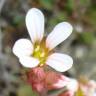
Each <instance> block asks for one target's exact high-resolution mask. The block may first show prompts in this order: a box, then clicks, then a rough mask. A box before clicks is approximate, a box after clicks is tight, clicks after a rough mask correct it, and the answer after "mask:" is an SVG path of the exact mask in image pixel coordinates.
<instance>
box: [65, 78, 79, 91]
mask: <svg viewBox="0 0 96 96" xmlns="http://www.w3.org/2000/svg"><path fill="white" fill-rule="evenodd" d="M78 87H79V86H78V82H77V80H75V79H70V81H69V83H68V84H67V89H68V90H71V91H73V92H76V91H77V89H78Z"/></svg>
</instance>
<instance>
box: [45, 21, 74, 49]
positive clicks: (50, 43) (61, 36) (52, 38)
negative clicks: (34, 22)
mask: <svg viewBox="0 0 96 96" xmlns="http://www.w3.org/2000/svg"><path fill="white" fill-rule="evenodd" d="M72 30H73V28H72V26H71V24H69V23H67V22H62V23H59V24H58V25H57V26H56V27H55V28H54V29H53V31H52V32H51V33H50V34H49V35H48V37H47V39H46V46H47V47H48V48H49V49H50V50H51V49H53V48H54V47H56V46H57V45H59V44H60V43H61V42H63V41H64V40H65V39H66V38H67V37H68V36H69V35H70V34H71V33H72Z"/></svg>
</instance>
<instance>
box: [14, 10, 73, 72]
mask: <svg viewBox="0 0 96 96" xmlns="http://www.w3.org/2000/svg"><path fill="white" fill-rule="evenodd" d="M26 26H27V29H28V33H29V35H30V37H31V41H30V40H28V39H20V40H18V41H16V43H15V44H14V47H13V53H14V54H15V55H16V56H17V57H18V58H19V61H20V63H21V64H22V65H23V66H24V67H28V68H33V67H36V66H44V65H45V64H46V65H49V66H51V67H52V68H54V69H55V70H56V71H60V72H64V71H66V70H68V69H69V68H71V66H72V64H73V60H72V58H71V57H70V56H68V55H66V54H61V53H52V49H53V48H55V47H56V46H57V45H59V44H60V43H61V42H63V41H64V40H65V39H66V38H67V37H68V36H69V35H70V34H71V33H72V29H73V28H72V26H71V25H70V24H69V23H67V22H62V23H59V24H58V25H56V27H55V28H54V29H53V31H52V32H51V33H50V34H49V35H48V37H47V38H46V39H45V38H43V35H44V15H43V13H42V12H41V11H40V10H38V9H36V8H32V9H30V10H29V11H28V13H27V15H26Z"/></svg>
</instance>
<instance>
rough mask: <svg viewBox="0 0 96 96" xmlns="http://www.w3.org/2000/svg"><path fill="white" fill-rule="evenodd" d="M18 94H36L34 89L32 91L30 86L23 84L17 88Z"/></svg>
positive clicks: (33, 95) (20, 95)
mask: <svg viewBox="0 0 96 96" xmlns="http://www.w3.org/2000/svg"><path fill="white" fill-rule="evenodd" d="M18 96H38V95H37V94H36V93H35V92H34V91H32V88H31V86H29V85H23V86H21V87H20V88H19V90H18Z"/></svg>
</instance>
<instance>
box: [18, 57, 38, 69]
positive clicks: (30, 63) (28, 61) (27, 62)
mask: <svg viewBox="0 0 96 96" xmlns="http://www.w3.org/2000/svg"><path fill="white" fill-rule="evenodd" d="M19 61H20V63H21V64H22V65H23V66H24V67H27V68H33V67H36V66H37V65H38V64H39V60H38V59H36V58H33V57H28V56H25V57H22V58H20V59H19Z"/></svg>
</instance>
